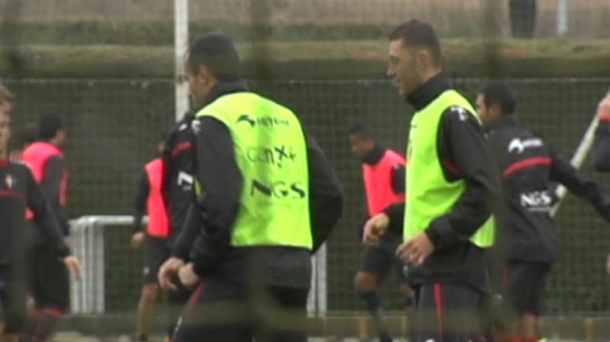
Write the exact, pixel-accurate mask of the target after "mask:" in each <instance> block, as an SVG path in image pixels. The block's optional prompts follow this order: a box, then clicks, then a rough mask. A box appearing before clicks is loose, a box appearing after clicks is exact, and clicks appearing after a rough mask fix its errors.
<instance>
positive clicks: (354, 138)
mask: <svg viewBox="0 0 610 342" xmlns="http://www.w3.org/2000/svg"><path fill="white" fill-rule="evenodd" d="M349 141H350V144H351V146H352V152H354V154H355V155H356V157H358V158H359V159H360V160H361V161H362V175H363V180H364V187H365V190H366V201H367V206H368V216H369V218H370V217H373V216H375V215H377V214H379V213H380V212H382V211H383V209H385V208H387V207H388V206H390V205H391V204H393V203H396V202H404V200H405V196H404V192H405V191H404V190H405V186H404V182H405V158H404V157H403V156H401V155H400V154H398V153H397V152H395V151H392V150H389V149H386V148H385V147H383V146H382V145H381V144H380V143H379V141H378V140H377V139H376V137H375V134H374V132H373V127H371V125H369V124H367V123H358V124H356V125H354V126H353V127H352V128H351V129H350V131H349ZM362 233H363V232H362V231H360V232H359V235H360V239H362ZM401 242H402V234H395V233H392V232H389V233H388V234H385V235H384V236H383V237H381V239H380V241H379V244H378V245H376V246H366V247H365V250H364V253H363V255H362V262H361V264H360V269H359V270H358V272H357V273H356V277H355V279H354V285H355V287H356V290H358V292H359V294H360V297H361V298H362V299H363V300H364V301H365V303H366V306H367V309H368V310H369V312H370V313H371V315H372V316H373V319H374V322H375V325H376V327H377V331H378V333H379V341H380V342H391V341H392V336H391V334H390V332H389V330H388V327H387V324H386V322H385V318H384V314H383V304H382V301H381V296H380V294H379V287H380V286H381V284H382V283H383V281H384V280H385V278H386V277H387V276H388V273H389V272H390V270H391V269H392V268H394V269H395V270H396V275H397V277H398V280H399V281H400V282H401V287H402V288H401V289H402V290H403V291H404V293H405V296H406V297H407V298H408V299H410V298H411V297H412V296H413V294H412V290H411V288H410V287H409V285H408V283H407V279H406V277H405V274H404V272H403V263H402V261H401V260H400V259H398V258H397V257H396V248H398V246H399V245H400V244H401Z"/></svg>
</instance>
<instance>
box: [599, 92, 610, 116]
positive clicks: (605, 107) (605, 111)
mask: <svg viewBox="0 0 610 342" xmlns="http://www.w3.org/2000/svg"><path fill="white" fill-rule="evenodd" d="M601 116H610V94H609V95H606V97H604V98H603V99H602V100H601V101H600V102H599V104H598V105H597V117H601Z"/></svg>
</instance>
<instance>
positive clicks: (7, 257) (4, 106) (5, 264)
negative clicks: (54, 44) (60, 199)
mask: <svg viewBox="0 0 610 342" xmlns="http://www.w3.org/2000/svg"><path fill="white" fill-rule="evenodd" d="M12 104H13V95H12V94H11V93H10V92H9V91H8V90H7V89H6V88H5V87H3V86H1V85H0V222H2V224H1V225H0V320H1V322H0V323H1V324H0V326H2V327H1V328H2V329H0V330H2V331H4V328H6V330H7V331H8V332H11V333H18V332H20V331H11V330H12V329H11V328H14V327H11V326H10V324H9V325H8V326H4V323H5V322H6V323H16V322H11V317H6V316H4V315H3V314H5V313H7V311H6V309H7V308H8V307H7V305H13V306H15V305H17V306H21V305H23V307H25V292H23V294H24V295H23V296H22V297H21V298H17V296H15V295H14V294H15V293H16V292H13V290H15V288H14V287H18V288H21V290H22V291H24V290H25V288H26V287H27V286H26V284H25V282H24V280H25V278H26V276H25V275H24V276H23V277H19V278H20V279H15V278H12V276H14V275H15V273H14V272H15V271H16V270H15V269H14V268H13V269H11V264H12V263H14V262H16V260H15V256H16V255H18V254H21V253H22V254H23V255H24V256H25V253H26V251H25V246H26V241H21V242H20V241H17V243H15V240H14V237H15V235H14V234H16V233H17V232H20V231H21V232H22V231H25V219H24V218H25V208H26V206H27V208H29V209H30V210H31V213H32V220H34V221H35V222H36V225H35V227H34V229H36V230H38V231H39V234H40V236H41V237H42V239H44V241H45V242H46V244H47V246H48V249H49V251H50V253H51V254H50V257H51V258H53V259H56V260H57V259H58V258H57V257H58V256H59V257H60V259H59V261H58V262H60V263H62V265H65V266H67V267H68V268H69V269H70V270H72V271H74V272H75V274H76V276H77V277H80V273H81V266H80V263H79V262H78V259H77V258H75V257H73V256H70V250H69V248H68V246H67V245H66V243H65V241H64V239H63V233H62V230H61V228H60V226H59V223H58V221H57V219H56V216H55V215H54V213H53V212H52V210H51V207H50V205H49V203H48V202H47V201H46V199H45V196H44V195H43V194H42V191H41V189H40V188H39V186H38V184H37V183H36V181H35V180H34V176H33V174H32V172H31V171H30V169H29V167H28V166H27V165H25V164H23V163H21V162H17V161H10V160H9V159H8V154H9V151H8V139H9V136H10V120H11V109H12ZM24 199H25V203H24V202H23V200H24ZM11 222H12V223H13V225H11ZM14 225H18V226H14ZM21 237H22V238H24V240H25V238H26V236H25V234H24V235H22V236H21ZM11 245H12V246H11ZM14 245H20V246H21V247H24V250H23V251H22V252H19V251H14V250H12V249H11V247H14ZM65 266H64V267H65ZM19 271H20V270H19ZM11 287H13V288H11ZM9 293H12V294H13V295H11V296H8V294H9ZM9 301H13V302H12V303H10V302H9ZM16 301H23V303H16ZM11 311H12V310H9V312H11ZM1 333H2V332H0V335H1ZM45 337H46V333H45V331H43V330H40V329H38V330H37V331H36V332H35V334H34V335H33V336H31V339H30V340H33V341H42V340H44V338H45Z"/></svg>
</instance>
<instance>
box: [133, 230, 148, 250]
mask: <svg viewBox="0 0 610 342" xmlns="http://www.w3.org/2000/svg"><path fill="white" fill-rule="evenodd" d="M144 239H146V234H144V232H137V233H135V234H133V236H132V237H131V248H133V249H138V248H140V247H142V243H143V242H144Z"/></svg>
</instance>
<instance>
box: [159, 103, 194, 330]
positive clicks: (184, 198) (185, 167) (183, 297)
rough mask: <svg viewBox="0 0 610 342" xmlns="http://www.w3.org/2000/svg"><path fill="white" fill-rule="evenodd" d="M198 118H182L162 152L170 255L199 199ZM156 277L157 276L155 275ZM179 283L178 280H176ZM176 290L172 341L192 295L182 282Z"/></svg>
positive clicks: (188, 243)
mask: <svg viewBox="0 0 610 342" xmlns="http://www.w3.org/2000/svg"><path fill="white" fill-rule="evenodd" d="M194 118H195V115H194V113H192V112H187V113H185V114H184V116H183V117H182V119H181V120H180V121H179V122H177V123H176V124H174V125H173V126H172V127H171V128H170V129H169V132H168V133H167V136H166V140H165V148H164V150H163V153H162V157H161V159H162V161H163V173H162V182H161V194H162V198H163V202H164V205H165V208H166V211H167V213H168V215H169V224H170V230H169V235H168V241H167V244H168V247H167V248H168V252H167V257H168V258H169V255H170V252H169V251H170V250H171V249H173V248H177V249H181V246H178V247H177V245H178V244H179V242H178V236H179V235H180V233H181V228H182V226H183V224H184V221H185V219H186V215H187V211H188V208H189V207H190V205H191V203H192V201H193V200H194V198H195V196H194V194H193V179H194V178H193V175H194V174H195V158H194V156H193V146H194V141H195V137H194V135H193V131H192V130H191V123H192V121H193V119H194ZM185 238H186V240H185V242H186V246H187V247H185V249H186V254H187V255H188V253H189V251H190V246H191V244H192V239H194V238H195V236H193V237H192V239H191V238H189V236H188V235H187V236H185ZM155 276H156V274H155ZM175 280H177V279H175ZM176 283H177V286H176V288H170V289H168V294H167V299H168V302H169V310H168V315H167V318H168V326H167V338H168V339H171V338H172V336H173V334H174V330H175V328H176V322H177V321H178V318H179V317H180V314H181V312H182V309H183V307H184V305H185V304H186V302H187V301H188V299H189V297H190V295H191V292H190V291H189V290H188V289H186V288H185V287H184V286H181V284H180V282H179V281H176Z"/></svg>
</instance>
